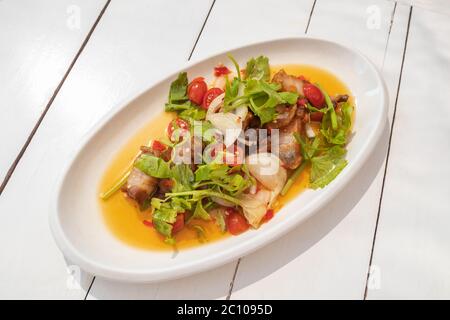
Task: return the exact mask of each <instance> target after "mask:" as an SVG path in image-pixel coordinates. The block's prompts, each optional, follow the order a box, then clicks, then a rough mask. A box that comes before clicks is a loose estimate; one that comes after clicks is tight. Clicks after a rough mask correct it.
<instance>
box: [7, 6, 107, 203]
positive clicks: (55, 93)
mask: <svg viewBox="0 0 450 320" xmlns="http://www.w3.org/2000/svg"><path fill="white" fill-rule="evenodd" d="M110 2H111V0H107V1H106V3H105V5H104V6H103V8H102V10H101V11H100V14H99V15H98V17H97V19H96V20H95V22H94V24H93V25H92V27H91V29H90V30H89V32H88V34H87V36H86V38H85V39H84V41H83V43H82V44H81V47H80V49H79V50H78V52H77V53H76V55H75V57H74V58H73V60H72V62H71V63H70V65H69V68H68V69H67V71H66V73H65V74H64V76H63V78H62V79H61V81H60V82H59V84H58V86H57V87H56V89H55V91H54V92H53V94H52V96H51V98H50V100H49V101H48V103H47V105H46V106H45V108H44V111H42V113H41V115H40V117H39V119H38V120H37V122H36V124H35V125H34V127H33V129H32V130H31V132H30V134H29V135H28V137H27V140H26V141H25V144H24V145H23V146H22V149H20V152H19V154H18V155H17V157H16V158H15V159H14V161H13V163H12V164H11V166H10V167H9V169H8V172H7V173H6V176H5V178H4V179H3V182H2V184H1V185H0V196H1V194H2V193H3V190H5V188H6V185H7V184H8V182H9V180H10V179H11V176H12V175H13V173H14V171H15V170H16V167H17V165H18V164H19V162H20V160H21V159H22V157H23V155H24V154H25V151H26V150H27V148H28V146H29V145H30V143H31V140H33V137H34V135H35V134H36V132H37V130H38V129H39V126H40V125H41V123H42V121H43V120H44V118H45V116H46V114H47V112H48V110H50V107H51V106H52V104H53V101H55V99H56V96H57V95H58V93H59V91H60V90H61V88H62V86H63V85H64V82H65V81H66V79H67V77H68V76H69V73H70V72H71V71H72V69H73V67H74V65H75V63H76V62H77V60H78V58H79V57H80V55H81V53H82V52H83V50H84V48H85V47H86V44H87V43H88V41H89V39H90V38H91V36H92V34H93V33H94V30H95V28H96V27H97V25H98V23H99V21H100V19H101V18H102V16H103V14H104V13H105V11H106V9H107V8H108V5H109V3H110Z"/></svg>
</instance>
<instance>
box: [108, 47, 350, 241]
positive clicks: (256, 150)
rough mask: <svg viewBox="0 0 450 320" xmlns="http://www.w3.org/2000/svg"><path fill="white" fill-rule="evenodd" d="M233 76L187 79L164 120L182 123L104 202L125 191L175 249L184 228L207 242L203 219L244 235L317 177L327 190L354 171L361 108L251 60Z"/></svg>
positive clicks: (146, 150)
mask: <svg viewBox="0 0 450 320" xmlns="http://www.w3.org/2000/svg"><path fill="white" fill-rule="evenodd" d="M229 58H230V60H231V62H232V64H233V65H234V69H235V70H234V71H232V70H230V68H228V67H227V66H225V65H223V64H220V65H217V66H216V67H215V68H214V70H213V73H214V79H213V81H212V82H211V83H207V80H206V79H205V78H203V77H201V76H198V75H195V77H191V76H192V75H189V76H190V78H188V74H187V73H186V72H181V73H180V74H179V75H178V77H177V78H176V79H174V81H173V82H172V83H171V85H170V89H169V94H168V98H167V102H166V104H165V106H164V108H165V111H166V112H170V113H174V114H175V117H174V119H173V120H171V121H170V122H169V123H168V124H167V129H166V132H165V133H164V134H163V133H161V134H162V136H163V137H162V138H158V139H152V140H151V141H150V142H149V144H148V145H145V146H141V147H140V150H139V152H138V155H137V156H136V158H135V160H134V161H133V164H132V166H131V167H130V168H129V170H127V172H126V174H125V175H124V176H123V177H121V179H119V180H118V181H117V182H116V183H115V184H114V185H113V186H111V187H110V188H109V189H108V190H106V191H105V192H102V193H101V194H100V198H101V199H102V201H108V199H109V198H110V197H111V196H112V195H113V194H115V193H117V192H119V191H121V192H122V195H123V197H126V198H127V199H129V200H130V201H131V202H132V204H134V205H135V206H136V207H138V208H139V210H141V211H145V212H147V211H148V212H149V213H150V216H149V218H148V219H146V220H144V221H143V223H144V224H145V225H146V226H148V227H149V228H150V229H152V230H154V231H153V232H157V233H158V234H160V235H161V239H162V241H164V242H166V243H167V244H170V245H176V243H177V234H179V233H180V232H181V231H182V230H183V229H184V228H191V229H194V230H195V231H196V232H197V235H198V237H199V239H200V240H201V239H204V238H206V237H207V235H206V234H205V230H204V228H203V227H202V226H201V225H200V224H198V223H197V222H198V221H203V222H204V221H208V223H212V224H216V225H217V226H218V227H219V228H220V230H221V231H222V232H223V233H230V234H231V235H239V234H241V233H243V232H245V231H247V230H249V229H257V228H259V227H260V225H261V224H263V223H266V222H268V221H269V220H270V219H271V218H272V217H273V216H274V212H275V211H276V209H277V208H278V207H277V203H278V200H279V198H280V197H282V196H283V195H286V194H287V192H288V191H289V190H290V189H291V188H292V187H293V186H294V185H295V183H296V181H297V180H298V178H299V176H300V175H301V174H302V172H305V171H308V172H309V181H308V187H309V188H312V189H318V188H324V187H325V186H327V185H328V184H329V183H330V182H331V181H333V180H334V179H335V178H336V176H337V175H338V174H339V173H340V172H341V171H342V169H343V168H344V167H345V166H346V165H347V160H346V159H345V155H346V145H347V143H348V140H349V137H350V133H351V128H352V115H353V111H354V107H353V106H352V104H351V103H350V100H349V96H348V95H346V94H338V95H334V96H330V95H329V94H328V93H327V92H326V91H325V90H324V89H323V87H322V86H321V84H320V83H312V82H310V81H309V79H308V78H307V77H305V76H294V75H290V74H288V73H286V72H285V70H284V69H281V70H279V71H277V72H276V73H274V74H273V75H272V74H271V66H270V64H269V59H268V58H267V57H265V56H259V57H256V58H251V59H250V60H248V61H247V63H246V66H245V68H243V69H241V68H240V66H239V65H238V63H237V61H236V60H235V59H234V58H233V57H232V56H231V55H229Z"/></svg>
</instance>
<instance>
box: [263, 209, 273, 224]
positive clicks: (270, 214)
mask: <svg viewBox="0 0 450 320" xmlns="http://www.w3.org/2000/svg"><path fill="white" fill-rule="evenodd" d="M273 215H274V212H273V210H272V209H269V210H267V211H266V214H265V215H264V217H263V219H262V220H263V222H267V221H269V220H270V219H272V218H273Z"/></svg>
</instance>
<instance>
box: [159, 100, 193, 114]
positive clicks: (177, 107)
mask: <svg viewBox="0 0 450 320" xmlns="http://www.w3.org/2000/svg"><path fill="white" fill-rule="evenodd" d="M192 107H193V105H192V103H191V102H190V101H186V102H184V103H181V104H178V103H166V105H165V107H164V111H166V112H180V111H185V110H189V109H191V108H192Z"/></svg>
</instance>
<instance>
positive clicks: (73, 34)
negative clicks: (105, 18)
mask: <svg viewBox="0 0 450 320" xmlns="http://www.w3.org/2000/svg"><path fill="white" fill-rule="evenodd" d="M105 2H106V1H105V0H96V1H89V0H77V1H73V0H63V1H51V0H42V1H33V0H22V1H0V21H1V22H0V23H1V28H0V70H1V71H0V87H1V88H2V89H1V90H0V101H1V103H0V105H1V110H2V116H1V117H0V138H1V146H2V147H1V148H2V151H1V153H0V184H1V181H3V179H4V178H5V176H6V174H7V172H8V170H9V168H10V166H11V164H12V163H13V162H14V160H15V159H16V157H17V156H18V154H19V152H20V150H21V148H22V146H23V145H24V143H25V142H26V140H27V138H28V135H29V134H30V133H31V131H32V129H33V127H34V125H35V124H36V121H37V120H38V119H39V117H40V115H41V113H42V112H43V111H44V109H45V106H46V105H47V103H48V101H49V100H50V98H51V97H52V95H53V92H54V90H55V89H56V88H57V86H58V84H59V83H60V81H61V80H62V79H63V76H64V73H65V72H66V70H67V69H68V68H69V65H70V63H71V62H72V60H73V59H74V57H75V55H76V53H77V52H78V50H79V49H80V47H81V45H82V43H83V41H84V39H85V38H86V36H87V34H88V32H89V30H90V29H91V27H92V25H93V24H94V22H95V20H96V19H97V17H98V15H99V13H100V11H101V10H102V8H103V6H104V5H105Z"/></svg>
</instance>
